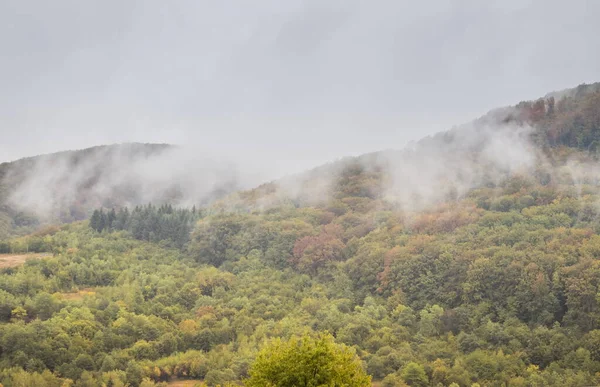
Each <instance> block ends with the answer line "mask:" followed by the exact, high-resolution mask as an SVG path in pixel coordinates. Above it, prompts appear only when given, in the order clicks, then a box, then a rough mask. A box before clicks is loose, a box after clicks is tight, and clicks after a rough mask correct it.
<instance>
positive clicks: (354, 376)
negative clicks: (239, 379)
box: [244, 335, 371, 387]
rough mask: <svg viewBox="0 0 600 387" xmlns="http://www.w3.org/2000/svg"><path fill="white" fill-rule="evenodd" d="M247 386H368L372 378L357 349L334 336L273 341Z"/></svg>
mask: <svg viewBox="0 0 600 387" xmlns="http://www.w3.org/2000/svg"><path fill="white" fill-rule="evenodd" d="M244 385H245V386H247V387H263V386H273V387H276V386H280V387H285V386H298V387H318V386H348V387H365V386H366V387H368V386H370V385H371V378H370V377H368V376H367V374H366V373H365V371H364V370H363V368H362V366H361V364H360V361H359V360H358V358H357V357H356V355H355V354H354V352H353V351H351V350H350V349H349V348H348V347H346V346H345V345H338V344H335V343H334V341H333V338H332V337H331V336H327V335H322V336H321V337H318V338H317V339H312V338H310V337H308V336H305V337H303V338H300V339H299V338H296V337H292V338H291V339H290V340H288V341H286V342H284V341H281V339H275V340H273V341H272V342H271V343H270V344H269V345H268V346H266V347H265V348H263V349H262V350H261V351H260V352H259V353H258V355H257V356H256V361H255V362H254V364H253V365H252V368H251V369H250V377H249V378H248V379H247V380H245V381H244Z"/></svg>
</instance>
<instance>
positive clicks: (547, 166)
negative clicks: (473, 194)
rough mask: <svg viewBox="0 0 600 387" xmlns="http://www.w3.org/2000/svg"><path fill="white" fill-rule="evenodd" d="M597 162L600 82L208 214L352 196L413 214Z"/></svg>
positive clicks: (563, 175) (283, 183) (325, 169)
mask: <svg viewBox="0 0 600 387" xmlns="http://www.w3.org/2000/svg"><path fill="white" fill-rule="evenodd" d="M599 156H600V83H595V84H592V85H580V86H578V87H576V88H573V89H568V90H563V91H560V92H557V93H550V94H548V95H547V96H546V97H544V98H540V99H538V100H535V101H524V102H520V103H518V104H517V105H515V106H510V107H504V108H499V109H496V110H493V111H491V112H489V113H487V114H486V115H484V116H482V117H480V118H478V119H476V120H474V121H472V122H470V123H467V124H463V125H460V126H457V127H454V128H452V129H451V130H448V131H446V132H441V133H438V134H436V135H433V136H429V137H426V138H423V139H422V140H420V141H418V142H416V143H414V144H412V145H410V146H408V147H406V148H405V149H401V150H394V149H390V150H384V151H380V152H375V153H370V154H365V155H362V156H359V157H347V158H344V159H342V160H339V161H337V162H332V163H329V164H327V165H323V166H320V167H318V168H315V169H313V170H311V171H308V172H305V173H301V174H298V175H294V176H290V177H288V178H285V179H282V180H280V181H277V182H272V183H268V184H264V185H262V186H260V187H258V188H256V189H254V190H251V191H245V192H238V193H236V194H234V195H233V196H230V197H228V198H227V199H226V200H223V201H221V202H220V203H219V205H218V206H216V207H213V209H214V208H216V209H217V211H218V209H219V208H220V209H224V210H231V209H233V210H236V211H244V210H255V209H265V208H271V207H277V206H279V205H289V206H310V205H314V204H316V203H321V204H323V203H325V202H328V201H329V200H330V199H331V198H332V197H339V198H341V197H347V196H356V197H365V198H367V197H368V198H385V199H386V201H387V202H389V203H395V204H397V205H400V206H401V207H403V208H404V209H410V210H419V209H423V208H425V207H427V206H430V205H432V204H435V203H441V202H444V201H446V200H447V199H448V198H454V199H455V200H456V199H458V198H460V197H465V196H467V195H468V194H469V192H470V191H471V190H473V189H477V188H480V187H493V186H496V185H498V184H500V183H502V182H503V181H505V180H506V179H508V178H510V177H511V176H514V175H515V174H516V175H519V174H521V175H527V176H533V177H535V178H536V179H538V180H539V181H540V182H544V184H551V183H552V179H554V180H555V181H559V180H562V181H565V179H567V180H568V179H569V178H583V175H590V174H592V175H593V171H594V170H593V168H589V167H590V163H595V162H596V161H597V160H598V157H599ZM570 174H577V175H578V176H577V177H575V176H570V177H568V176H567V175H570ZM588 177H589V176H588Z"/></svg>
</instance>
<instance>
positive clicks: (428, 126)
mask: <svg viewBox="0 0 600 387" xmlns="http://www.w3.org/2000/svg"><path fill="white" fill-rule="evenodd" d="M495 3H496V4H492V3H490V2H477V1H436V2H434V3H427V4H418V3H416V2H412V1H385V0H384V1H381V2H377V3H375V4H374V3H369V2H360V1H335V0H332V1H301V0H292V1H286V2H280V1H270V0H265V1H259V2H252V3H248V2H242V1H233V2H207V1H181V2H168V3H165V2H162V1H154V0H150V1H128V2H121V1H111V0H109V1H86V2H80V1H73V0H63V1H59V2H46V1H41V0H39V1H34V0H1V1H0V47H1V49H2V60H0V84H1V85H2V87H1V88H0V132H1V136H2V141H0V161H8V160H14V159H17V158H20V157H25V156H33V155H36V154H40V153H49V152H56V151H61V150H67V149H81V148H85V147H90V146H95V145H100V144H112V143H122V142H143V143H146V142H153V143H171V144H178V145H185V146H190V147H193V149H195V152H196V153H202V154H209V156H210V157H211V158H215V157H212V156H213V155H214V154H217V155H218V157H217V159H219V160H226V161H227V162H230V163H234V164H236V165H237V166H238V167H240V168H242V167H243V166H245V165H246V164H247V162H248V160H251V161H252V163H253V164H255V165H256V167H257V168H259V169H260V172H262V173H263V174H264V175H267V176H269V177H271V176H273V177H281V176H284V175H286V174H289V173H295V172H301V171H303V170H305V169H308V168H311V167H315V166H317V165H319V164H321V163H324V162H327V161H332V160H335V159H338V158H340V157H344V156H349V155H359V154H363V153H367V152H373V151H378V150H381V149H386V148H402V147H403V146H405V145H406V144H408V143H409V142H410V141H416V140H418V139H420V138H422V137H424V136H426V135H430V134H433V133H436V132H439V131H441V130H445V129H447V128H449V127H451V126H453V125H458V124H461V123H464V122H468V121H470V120H471V119H472V118H474V117H477V116H479V115H481V114H484V113H485V112H487V111H488V110H490V109H492V108H496V107H498V106H505V105H509V104H514V103H516V102H518V101H520V100H526V99H533V98H537V97H539V96H541V95H544V94H545V93H547V92H548V91H551V90H556V89H563V88H566V87H573V86H575V85H577V84H580V83H582V82H592V81H595V78H596V77H597V69H598V68H600V50H597V48H598V41H597V39H595V37H596V36H598V33H599V32H600V31H599V28H600V27H599V26H598V23H596V21H595V19H594V16H595V15H597V14H598V13H600V4H599V3H597V2H589V1H588V2H584V1H576V2H571V3H565V2H562V1H503V2H500V3H498V2H495Z"/></svg>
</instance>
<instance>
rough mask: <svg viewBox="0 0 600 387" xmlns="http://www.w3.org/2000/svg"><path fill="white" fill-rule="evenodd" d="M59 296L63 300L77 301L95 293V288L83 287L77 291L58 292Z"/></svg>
mask: <svg viewBox="0 0 600 387" xmlns="http://www.w3.org/2000/svg"><path fill="white" fill-rule="evenodd" d="M59 294H60V297H61V298H62V299H63V300H68V301H79V300H82V299H83V297H85V296H93V295H94V294H96V289H94V288H84V289H81V290H79V291H78V292H69V293H59Z"/></svg>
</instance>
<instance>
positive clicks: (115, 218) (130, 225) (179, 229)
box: [90, 204, 200, 248]
mask: <svg viewBox="0 0 600 387" xmlns="http://www.w3.org/2000/svg"><path fill="white" fill-rule="evenodd" d="M199 217H200V214H199V212H198V211H196V208H195V207H194V208H192V209H191V210H188V209H185V208H183V209H182V208H173V206H171V205H168V204H164V205H161V206H159V207H155V206H153V205H151V204H149V205H147V206H137V207H135V208H134V209H133V211H131V213H130V212H129V209H128V208H127V207H124V208H121V209H119V210H118V211H115V210H114V209H111V210H110V211H107V212H105V211H104V210H103V209H100V210H94V212H93V213H92V216H91V217H90V227H91V228H92V229H94V230H96V231H98V232H102V231H115V230H127V231H129V232H130V233H131V234H132V235H133V237H134V238H135V239H139V240H145V241H150V242H159V241H165V242H168V243H169V244H171V245H172V246H174V247H178V248H182V247H183V246H184V245H185V244H186V243H187V242H188V241H189V239H190V233H191V231H192V228H193V226H194V223H195V222H196V220H198V218H199Z"/></svg>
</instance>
